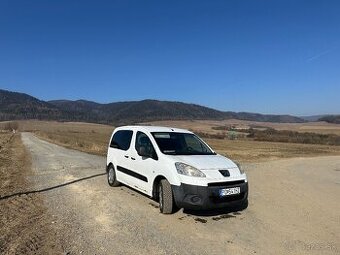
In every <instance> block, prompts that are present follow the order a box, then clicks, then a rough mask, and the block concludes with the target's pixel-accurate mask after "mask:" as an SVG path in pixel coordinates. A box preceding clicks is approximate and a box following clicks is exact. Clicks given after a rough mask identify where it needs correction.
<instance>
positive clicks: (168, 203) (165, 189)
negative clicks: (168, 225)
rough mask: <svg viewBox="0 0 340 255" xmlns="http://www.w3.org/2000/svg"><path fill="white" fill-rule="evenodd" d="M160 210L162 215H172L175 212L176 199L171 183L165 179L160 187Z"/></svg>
mask: <svg viewBox="0 0 340 255" xmlns="http://www.w3.org/2000/svg"><path fill="white" fill-rule="evenodd" d="M158 196H159V197H158V199H159V210H160V212H161V213H164V214H170V213H172V212H173V211H174V207H175V205H174V198H173V194H172V188H171V185H170V183H169V182H168V181H167V180H166V179H163V180H161V181H160V183H159V186H158Z"/></svg>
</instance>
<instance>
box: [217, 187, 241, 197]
mask: <svg viewBox="0 0 340 255" xmlns="http://www.w3.org/2000/svg"><path fill="white" fill-rule="evenodd" d="M240 193H241V189H240V187H234V188H228V189H220V196H221V197H224V196H231V195H237V194H240Z"/></svg>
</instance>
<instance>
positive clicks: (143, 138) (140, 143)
mask: <svg viewBox="0 0 340 255" xmlns="http://www.w3.org/2000/svg"><path fill="white" fill-rule="evenodd" d="M141 147H144V148H145V150H146V152H147V154H149V155H153V156H152V158H153V159H156V160H157V159H158V157H157V154H156V151H155V149H154V147H153V146H152V143H151V141H150V139H149V137H148V136H147V135H146V134H144V133H143V132H140V131H138V132H137V135H136V143H135V148H136V151H137V152H139V151H140V148H141Z"/></svg>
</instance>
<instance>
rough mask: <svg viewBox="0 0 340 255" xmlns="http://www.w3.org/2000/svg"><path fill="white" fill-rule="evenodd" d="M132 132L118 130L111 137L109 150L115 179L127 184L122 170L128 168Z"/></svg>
mask: <svg viewBox="0 0 340 255" xmlns="http://www.w3.org/2000/svg"><path fill="white" fill-rule="evenodd" d="M132 135H133V131H132V130H118V131H117V132H116V133H115V134H114V135H113V137H112V140H111V143H110V150H111V153H112V156H111V157H112V159H113V160H112V161H113V162H112V163H113V164H114V166H115V168H116V175H117V179H118V181H120V182H123V183H125V184H129V182H128V178H126V174H124V171H122V169H126V168H128V165H129V163H130V162H129V160H130V158H129V155H128V151H129V149H130V147H131V140H132Z"/></svg>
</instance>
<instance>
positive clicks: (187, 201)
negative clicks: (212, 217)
mask: <svg viewBox="0 0 340 255" xmlns="http://www.w3.org/2000/svg"><path fill="white" fill-rule="evenodd" d="M232 187H240V194H238V195H232V196H226V197H220V196H219V191H220V189H224V188H232ZM172 190H173V193H174V199H175V202H176V205H177V206H178V207H180V208H185V209H193V210H195V209H196V210H197V209H214V208H224V207H228V206H233V205H239V204H242V203H243V202H245V201H246V200H247V199H248V182H245V181H238V182H224V183H211V184H209V186H197V185H190V184H184V183H181V185H180V186H176V185H172Z"/></svg>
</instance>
